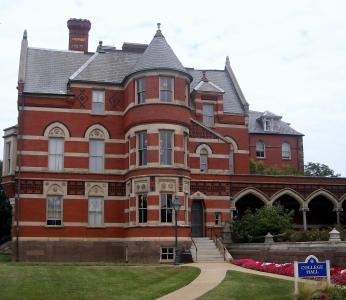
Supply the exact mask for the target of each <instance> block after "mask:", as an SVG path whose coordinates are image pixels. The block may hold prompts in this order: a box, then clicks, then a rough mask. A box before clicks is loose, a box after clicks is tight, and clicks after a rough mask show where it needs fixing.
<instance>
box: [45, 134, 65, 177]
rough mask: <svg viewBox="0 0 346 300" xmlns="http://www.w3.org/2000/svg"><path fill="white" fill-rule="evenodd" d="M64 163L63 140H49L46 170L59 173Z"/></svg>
mask: <svg viewBox="0 0 346 300" xmlns="http://www.w3.org/2000/svg"><path fill="white" fill-rule="evenodd" d="M63 162H64V139H62V138H50V139H49V142H48V169H49V170H52V171H61V170H62V169H63V165H64V164H63Z"/></svg>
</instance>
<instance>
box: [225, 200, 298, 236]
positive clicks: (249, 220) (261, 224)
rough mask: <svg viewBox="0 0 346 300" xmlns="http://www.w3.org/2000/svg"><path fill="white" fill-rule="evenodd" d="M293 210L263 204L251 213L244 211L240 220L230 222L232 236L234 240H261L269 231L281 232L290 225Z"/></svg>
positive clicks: (275, 233) (273, 232)
mask: <svg viewBox="0 0 346 300" xmlns="http://www.w3.org/2000/svg"><path fill="white" fill-rule="evenodd" d="M292 215H293V212H288V211H287V210H285V209H284V208H283V207H282V206H280V205H276V206H272V207H270V206H264V207H262V208H259V209H257V210H256V212H255V213H252V212H251V211H250V210H248V211H246V212H245V214H244V216H243V217H242V219H241V220H234V221H232V222H231V228H232V238H233V240H234V241H236V242H262V241H263V239H264V236H265V235H266V234H267V233H268V232H270V233H271V234H273V235H277V234H281V233H283V232H284V231H286V230H288V229H290V228H291V227H292Z"/></svg>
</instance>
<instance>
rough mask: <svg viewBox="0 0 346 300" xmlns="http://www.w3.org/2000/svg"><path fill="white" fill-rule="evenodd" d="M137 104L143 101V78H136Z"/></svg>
mask: <svg viewBox="0 0 346 300" xmlns="http://www.w3.org/2000/svg"><path fill="white" fill-rule="evenodd" d="M136 84H137V104H141V103H145V78H140V79H137V81H136Z"/></svg>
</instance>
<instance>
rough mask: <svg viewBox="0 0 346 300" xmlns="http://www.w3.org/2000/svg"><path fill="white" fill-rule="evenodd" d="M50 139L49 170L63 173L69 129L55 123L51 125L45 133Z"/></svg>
mask: <svg viewBox="0 0 346 300" xmlns="http://www.w3.org/2000/svg"><path fill="white" fill-rule="evenodd" d="M44 135H45V136H46V137H48V169H49V170H50V171H62V170H63V169H64V143H65V138H68V137H69V136H70V135H69V131H68V130H67V128H66V127H65V126H64V125H63V124H61V123H59V122H55V123H52V124H50V125H49V126H48V127H47V128H46V129H45V132H44Z"/></svg>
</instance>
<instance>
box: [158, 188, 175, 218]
mask: <svg viewBox="0 0 346 300" xmlns="http://www.w3.org/2000/svg"><path fill="white" fill-rule="evenodd" d="M163 194H165V195H166V203H167V195H172V201H173V198H174V194H172V193H160V211H159V214H160V223H161V224H173V223H174V222H175V212H174V209H173V206H172V208H171V210H172V222H162V219H161V209H162V207H161V195H163ZM166 210H167V209H166Z"/></svg>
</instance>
